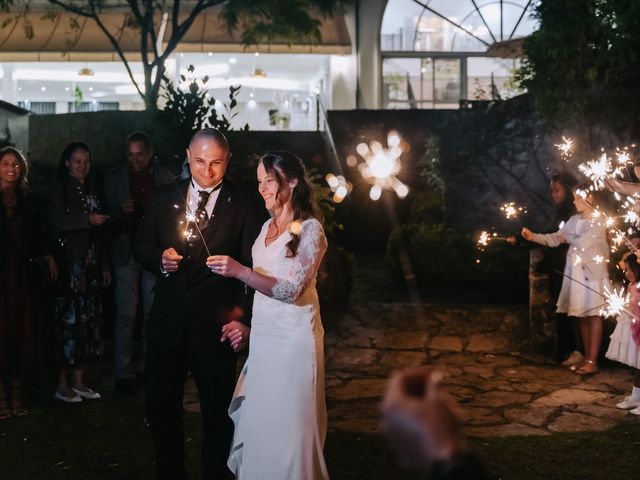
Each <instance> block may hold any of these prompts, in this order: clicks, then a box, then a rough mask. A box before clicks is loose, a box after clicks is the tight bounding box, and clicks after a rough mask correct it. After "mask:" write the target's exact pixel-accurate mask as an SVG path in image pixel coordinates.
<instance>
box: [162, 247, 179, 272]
mask: <svg viewBox="0 0 640 480" xmlns="http://www.w3.org/2000/svg"><path fill="white" fill-rule="evenodd" d="M182 258H183V257H182V255H179V254H178V252H176V250H175V248H173V247H169V248H167V249H166V250H165V251H164V252H162V261H161V263H162V269H163V270H164V271H165V272H167V273H173V272H177V271H178V267H179V266H180V262H181V261H182Z"/></svg>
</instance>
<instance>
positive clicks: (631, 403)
mask: <svg viewBox="0 0 640 480" xmlns="http://www.w3.org/2000/svg"><path fill="white" fill-rule="evenodd" d="M616 407H617V408H619V409H620V410H630V409H632V408H634V409H636V408H638V407H640V400H636V399H634V398H632V397H631V396H629V397H624V400H622V401H621V402H620V403H618V404H617V405H616ZM631 413H633V412H631ZM634 415H640V411H639V413H634Z"/></svg>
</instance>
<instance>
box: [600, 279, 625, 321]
mask: <svg viewBox="0 0 640 480" xmlns="http://www.w3.org/2000/svg"><path fill="white" fill-rule="evenodd" d="M604 298H605V302H606V303H605V306H604V307H602V309H601V310H600V315H604V316H606V317H616V316H618V315H620V314H621V313H622V312H623V311H624V310H625V309H626V308H627V306H628V305H629V294H626V295H625V294H624V290H623V289H620V290H616V289H615V288H614V289H613V291H610V290H609V289H608V288H607V287H606V285H605V287H604Z"/></svg>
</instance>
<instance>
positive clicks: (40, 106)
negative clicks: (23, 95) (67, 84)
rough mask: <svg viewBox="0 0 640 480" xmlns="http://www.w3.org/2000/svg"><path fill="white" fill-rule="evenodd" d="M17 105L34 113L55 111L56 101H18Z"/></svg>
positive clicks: (43, 113)
mask: <svg viewBox="0 0 640 480" xmlns="http://www.w3.org/2000/svg"><path fill="white" fill-rule="evenodd" d="M18 106H19V107H22V108H26V109H27V110H30V111H31V113H34V114H36V115H46V114H50V113H56V102H29V101H24V102H18Z"/></svg>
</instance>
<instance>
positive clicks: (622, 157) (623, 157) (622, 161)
mask: <svg viewBox="0 0 640 480" xmlns="http://www.w3.org/2000/svg"><path fill="white" fill-rule="evenodd" d="M616 160H617V161H618V164H619V165H623V166H624V165H627V164H628V163H631V156H630V155H629V152H627V151H624V150H618V151H616Z"/></svg>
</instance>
